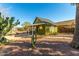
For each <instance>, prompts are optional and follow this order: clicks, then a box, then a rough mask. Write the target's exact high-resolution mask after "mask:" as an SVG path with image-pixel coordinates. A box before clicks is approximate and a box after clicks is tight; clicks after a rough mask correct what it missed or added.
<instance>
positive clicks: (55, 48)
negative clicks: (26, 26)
mask: <svg viewBox="0 0 79 59" xmlns="http://www.w3.org/2000/svg"><path fill="white" fill-rule="evenodd" d="M36 47H37V48H35V49H32V48H31V43H29V42H15V43H10V44H8V45H6V46H3V47H2V48H0V55H2V56H78V55H79V50H76V49H73V48H72V47H71V46H70V45H69V44H68V43H67V42H59V41H58V42H57V41H56V42H55V41H53V42H50V41H42V42H37V44H36Z"/></svg>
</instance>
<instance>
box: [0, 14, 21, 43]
mask: <svg viewBox="0 0 79 59" xmlns="http://www.w3.org/2000/svg"><path fill="white" fill-rule="evenodd" d="M14 20H15V18H14V17H5V18H4V17H2V15H1V13H0V42H2V41H4V39H5V35H6V34H7V33H8V32H9V31H10V30H11V29H12V28H13V27H14V26H17V25H18V24H19V23H20V22H19V20H17V21H16V22H14Z"/></svg>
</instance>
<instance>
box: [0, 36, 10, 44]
mask: <svg viewBox="0 0 79 59" xmlns="http://www.w3.org/2000/svg"><path fill="white" fill-rule="evenodd" d="M8 43H9V40H8V39H6V38H5V37H2V39H1V40H0V45H2V44H4V45H5V44H8Z"/></svg>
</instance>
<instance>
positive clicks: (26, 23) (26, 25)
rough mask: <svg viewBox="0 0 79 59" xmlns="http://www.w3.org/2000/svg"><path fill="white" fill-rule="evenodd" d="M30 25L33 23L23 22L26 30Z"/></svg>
mask: <svg viewBox="0 0 79 59" xmlns="http://www.w3.org/2000/svg"><path fill="white" fill-rule="evenodd" d="M29 25H31V24H30V23H29V22H24V23H23V24H22V26H23V28H24V30H26V29H27V28H28V26H29Z"/></svg>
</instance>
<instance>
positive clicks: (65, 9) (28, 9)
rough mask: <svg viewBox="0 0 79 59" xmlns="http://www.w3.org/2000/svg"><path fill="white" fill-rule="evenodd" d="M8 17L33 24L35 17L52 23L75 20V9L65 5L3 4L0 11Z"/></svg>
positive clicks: (0, 5)
mask: <svg viewBox="0 0 79 59" xmlns="http://www.w3.org/2000/svg"><path fill="white" fill-rule="evenodd" d="M1 10H2V11H3V10H4V11H3V13H4V14H6V15H8V16H14V17H15V18H16V19H19V20H20V22H21V24H22V23H23V22H24V21H27V22H30V23H33V21H34V19H35V17H42V18H47V19H50V20H52V21H53V22H58V21H64V20H70V19H74V18H75V12H76V8H75V6H72V5H71V4H66V3H63V4H62V3H13V4H12V3H4V4H0V11H1Z"/></svg>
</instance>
